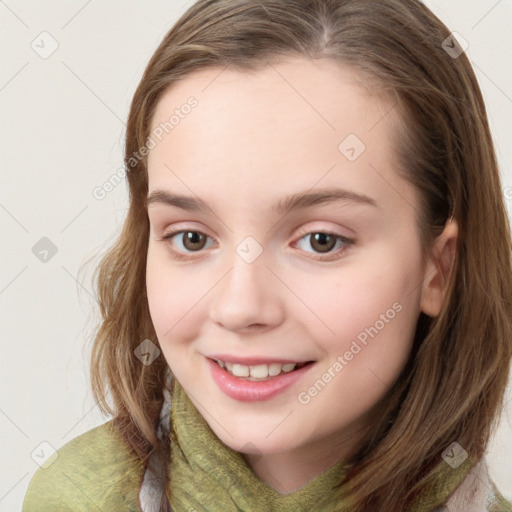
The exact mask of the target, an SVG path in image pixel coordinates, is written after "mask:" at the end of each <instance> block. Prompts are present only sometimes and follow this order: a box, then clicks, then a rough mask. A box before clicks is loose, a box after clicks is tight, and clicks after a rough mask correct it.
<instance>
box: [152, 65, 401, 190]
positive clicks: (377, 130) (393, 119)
mask: <svg viewBox="0 0 512 512" xmlns="http://www.w3.org/2000/svg"><path fill="white" fill-rule="evenodd" d="M372 85H373V84H371V83H370V82H369V81H368V79H365V78H363V77H362V76H361V75H360V74H358V73H357V72H356V71H355V70H353V69H350V68H347V67H343V66H340V65H339V64H336V63H334V62H332V61H328V60H316V61H310V60H306V59H290V60H286V61H282V62H278V63H272V64H268V65H267V66H265V67H263V68H261V69H259V70H257V71H250V72H249V71H240V70H235V69H233V68H230V67H226V68H223V67H219V68H211V69H204V70H200V71H197V72H194V73H192V74H190V75H187V76H185V77H184V78H183V79H182V80H180V81H178V82H176V83H174V84H173V85H172V86H171V87H170V88H169V89H168V90H167V91H166V92H165V93H164V94H163V95H162V97H161V98H160V100H159V102H158V104H157V107H156V109H155V113H154V116H153V118H152V122H151V132H152V133H154V132H155V130H158V129H160V132H161V137H162V140H157V139H156V138H155V142H156V146H155V147H154V149H152V150H151V151H150V153H149V156H148V169H149V183H150V189H151V188H155V187H158V188H166V187H167V188H170V187H173V188H177V189H179V190H180V191H181V192H183V193H188V194H190V192H191V190H190V189H191V188H192V185H193V186H194V187H197V188H199V189H202V191H205V188H206V191H207V192H208V188H210V189H211V187H212V185H214V186H215V190H218V191H219V192H222V186H223V184H227V185H228V186H229V188H230V190H233V189H236V190H237V191H238V193H239V194H244V193H246V194H247V197H250V196H251V195H255V194H262V195H265V194H266V195H268V194H269V192H270V191H269V185H271V186H276V187H279V188H280V189H282V190H285V189H299V188H304V186H308V185H309V186H311V187H313V186H314V184H315V182H319V181H320V180H321V181H322V183H321V185H322V186H331V185H340V184H344V183H342V182H343V181H347V182H348V183H350V184H352V185H354V186H355V187H360V188H366V191H370V192H371V189H372V187H373V188H375V187H379V186H380V187H382V178H378V179H377V180H376V179H375V178H376V176H375V170H372V169H371V168H370V167H369V164H370V163H373V165H374V166H375V165H376V166H377V168H378V169H379V171H378V172H380V173H383V172H384V173H385V172H388V171H390V170H391V169H392V167H393V160H394V157H395V155H394V151H393V144H392V142H393V137H395V136H397V133H398V131H399V129H400V126H401V125H400V122H399V118H398V112H397V111H396V109H395V108H394V104H393V102H392V101H391V100H390V98H385V97H382V96H381V95H378V94H377V93H376V92H375V91H376V89H372ZM191 98H194V100H195V106H194V108H192V109H190V108H183V106H184V105H186V104H187V103H190V99H191ZM173 116H174V119H173V122H172V123H169V120H170V119H171V118H172V117H173ZM162 127H163V128H165V127H167V129H166V130H163V128H162ZM347 141H348V142H347ZM347 144H348V146H351V145H352V146H354V144H355V148H352V149H355V152H356V153H359V152H361V155H360V156H359V157H358V158H357V160H351V159H349V158H347V154H346V153H344V151H345V150H347V149H349V150H350V149H351V148H350V147H349V148H347V147H345V146H347ZM348 156H350V155H348ZM385 168H386V169H385ZM333 169H334V172H331V171H333ZM171 170H172V171H173V172H170V171H171ZM372 174H373V176H372ZM340 180H341V181H340ZM187 188H188V190H187ZM353 188H354V187H353ZM244 191H245V192H244Z"/></svg>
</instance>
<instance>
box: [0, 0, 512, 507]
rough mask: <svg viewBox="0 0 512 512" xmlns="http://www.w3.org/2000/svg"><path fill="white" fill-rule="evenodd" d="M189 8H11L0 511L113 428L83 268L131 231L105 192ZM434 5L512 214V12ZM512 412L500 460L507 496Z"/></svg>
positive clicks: (4, 21)
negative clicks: (473, 86) (166, 47)
mask: <svg viewBox="0 0 512 512" xmlns="http://www.w3.org/2000/svg"><path fill="white" fill-rule="evenodd" d="M191 3H192V1H191V0H190V1H188V2H185V1H179V0H172V1H171V0H167V1H163V0H151V1H144V2H143V1H142V0H140V1H121V0H116V1H114V0H102V1H101V2H100V1H99V0H89V1H84V0H80V1H78V0H74V1H69V0H67V1H54V0H51V1H50V0H47V1H46V2H36V1H28V0H26V1H21V0H16V1H15V0H7V1H6V2H0V24H1V29H0V47H1V48H2V53H1V60H0V62H1V69H0V109H1V110H0V169H1V188H0V190H1V193H0V228H1V230H2V231H1V232H2V251H1V258H2V259H1V268H0V308H1V324H0V325H1V329H2V332H1V335H2V351H1V359H0V361H1V372H0V379H1V382H0V389H1V396H0V431H1V436H2V437H1V439H2V463H1V471H2V472H1V478H0V511H9V512H13V511H17V510H21V505H22V501H23V497H24V494H25V492H26V489H27V486H28V483H29V481H30V478H31V477H32V475H33V474H34V472H35V471H36V469H37V468H38V464H37V462H36V460H37V456H36V455H37V454H38V453H44V452H45V451H46V453H49V452H48V450H49V449H50V448H49V446H53V447H55V448H60V447H61V446H62V445H63V444H65V443H66V442H68V441H70V440H71V439H73V438H74V437H76V436H78V435H80V434H82V433H83V432H85V431H87V430H89V429H91V428H93V427H95V426H97V425H99V424H101V423H104V422H105V421H107V420H108V419H109V418H108V417H104V416H102V415H101V414H100V413H99V410H98V408H97V406H95V405H94V402H93V400H92V396H91V392H90V387H89V368H88V364H89V351H90V343H89V341H88V340H89V337H90V334H91V331H92V330H93V328H94V326H95V323H96V322H97V320H98V311H97V306H96V303H95V301H94V299H93V297H92V294H91V289H90V276H91V273H92V267H91V265H89V267H86V269H87V270H86V271H85V274H84V273H80V274H79V271H80V269H81V268H82V267H83V265H84V264H85V263H86V261H87V260H88V259H89V258H91V257H96V260H95V261H97V255H98V253H102V252H104V251H105V250H106V249H107V248H108V247H109V245H110V244H111V243H112V242H113V240H114V238H115V236H116V235H117V234H118V233H119V230H120V228H121V225H122V222H123V219H124V216H125V214H126V208H127V205H128V195H127V186H126V183H125V182H122V183H121V184H119V185H118V186H117V187H115V188H114V190H112V191H111V192H110V193H108V194H107V195H106V197H105V198H104V199H103V200H99V199H96V198H95V197H94V196H93V190H94V189H95V187H98V186H101V185H102V184H103V183H104V182H105V181H107V180H108V179H109V178H110V177H111V176H112V175H113V174H115V173H117V172H118V170H119V169H121V168H122V158H123V154H122V151H123V137H124V130H125V120H126V117H127V113H128V107H129V104H130V101H131V98H132V95H133V93H134V90H135V88H136V86H137V84H138V82H139V80H140V78H141V75H142V72H143V70H144V67H145V65H146V63H147V61H148V59H149V58H150V56H151V55H152V53H153V51H154V50H155V49H156V47H157V45H158V43H159V42H160V40H161V39H162V37H163V36H164V34H165V33H166V32H167V31H168V30H169V28H170V27H171V26H172V25H173V23H174V22H175V21H176V20H177V18H178V17H179V16H180V15H181V13H183V12H184V11H185V9H186V8H187V7H188V6H190V5H191ZM426 3H427V5H428V6H429V7H430V8H431V9H432V10H433V11H434V12H435V13H436V14H437V15H438V16H439V17H440V18H441V19H442V20H443V21H444V22H445V23H446V24H447V25H448V27H450V29H451V30H453V31H456V32H458V33H459V34H460V35H462V36H463V38H464V39H465V40H466V41H467V42H468V43H469V48H468V49H467V53H468V55H469V57H470V59H471V61H472V63H473V66H474V68H475V71H476V75H477V77H478V80H479V82H480V85H481V87H482V90H483V94H484V97H485V101H486V103H487V107H488V114H489V119H490V123H491V129H492V131H493V135H494V138H495V141H496V148H497V152H498V157H499V163H500V167H501V172H502V179H503V191H504V195H505V197H507V208H508V210H509V215H510V213H511V212H512V193H511V192H512V174H511V164H512V144H511V143H510V142H511V137H512V121H511V119H512V66H511V64H510V50H511V49H512V31H511V30H510V26H511V24H512V1H511V0H501V1H494V0H493V1H488V0H472V1H468V0H431V1H428V2H426ZM57 45H58V46H57ZM52 51H53V53H51V55H47V53H50V52H52ZM45 52H46V53H45ZM489 250H492V248H491V247H490V248H489ZM42 251H43V252H44V251H47V252H46V253H44V254H45V256H44V257H46V261H42V260H41V257H42V256H41V253H42ZM511 398H512V394H511V393H510V389H509V392H508V394H507V401H508V400H510V399H511ZM511 406H512V402H510V403H508V405H507V406H506V407H505V410H504V413H503V416H502V422H501V425H500V428H499V431H498V433H497V435H496V437H495V438H494V439H493V442H492V444H491V446H490V448H489V456H488V457H489V461H490V465H491V474H492V477H493V478H494V480H495V481H496V483H497V485H498V487H499V488H500V489H501V490H502V492H503V493H504V494H505V495H506V496H507V497H508V498H512V477H511V476H510V475H512V456H511V455H512V407H511ZM41 443H43V444H41Z"/></svg>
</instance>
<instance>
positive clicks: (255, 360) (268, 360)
mask: <svg viewBox="0 0 512 512" xmlns="http://www.w3.org/2000/svg"><path fill="white" fill-rule="evenodd" d="M207 357H208V358H209V359H214V360H215V361H219V360H220V361H224V362H225V363H233V364H243V365H245V366H255V365H258V364H288V363H296V364H300V363H308V362H311V361H312V360H311V359H302V360H300V359H280V358H275V357H260V356H254V357H239V356H233V355H230V354H213V355H211V356H207Z"/></svg>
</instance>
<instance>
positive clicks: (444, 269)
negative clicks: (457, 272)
mask: <svg viewBox="0 0 512 512" xmlns="http://www.w3.org/2000/svg"><path fill="white" fill-rule="evenodd" d="M458 236H459V227H458V224H457V221H456V220H455V219H453V218H452V219H450V220H449V221H447V223H446V225H445V227H444V230H443V232H442V233H441V235H439V237H438V238H437V240H436V241H435V243H434V246H433V248H432V251H431V255H430V257H429V259H428V262H427V265H426V268H425V274H424V279H423V288H422V292H421V311H422V312H423V313H425V314H426V315H428V316H431V317H435V316H437V315H439V313H440V311H441V308H442V307H443V303H444V298H445V294H446V289H447V287H448V283H449V281H450V277H451V274H452V271H453V266H454V262H455V256H456V253H457V241H458Z"/></svg>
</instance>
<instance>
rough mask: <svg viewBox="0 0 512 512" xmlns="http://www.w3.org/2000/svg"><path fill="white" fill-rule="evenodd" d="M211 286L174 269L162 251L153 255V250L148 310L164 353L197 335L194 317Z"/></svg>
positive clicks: (149, 262) (149, 264)
mask: <svg viewBox="0 0 512 512" xmlns="http://www.w3.org/2000/svg"><path fill="white" fill-rule="evenodd" d="M211 286H212V283H210V284H209V283H207V282H201V281H199V282H198V281H197V280H195V279H194V277H193V276H191V275H190V273H189V272H188V271H187V270H186V269H184V268H180V267H173V266H172V265H170V264H169V261H168V260H167V258H166V256H165V254H161V253H160V249H156V250H154V251H153V250H152V249H151V247H150V249H149V251H148V258H147V267H146V291H147V297H148V306H149V312H150V315H151V319H152V321H153V326H154V328H155V331H156V334H157V337H158V339H159V341H160V344H161V346H162V347H163V349H164V350H165V349H166V347H167V346H168V345H169V340H171V339H175V340H184V339H187V338H193V337H194V336H195V335H196V329H197V326H198V322H197V321H195V319H194V317H195V315H197V312H198V310H199V308H200V304H201V298H202V297H204V296H205V295H206V294H207V293H208V289H209V288H211Z"/></svg>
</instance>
